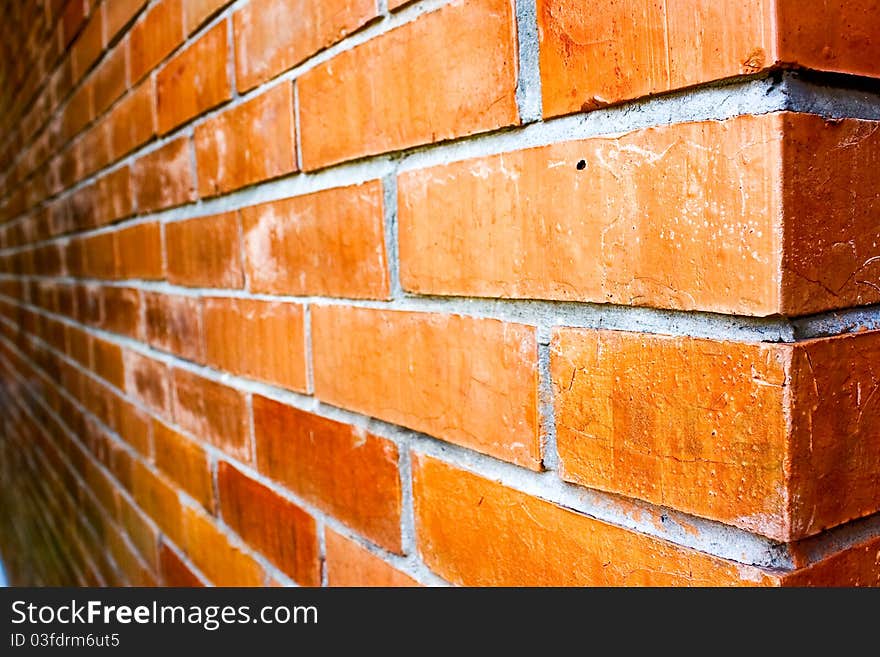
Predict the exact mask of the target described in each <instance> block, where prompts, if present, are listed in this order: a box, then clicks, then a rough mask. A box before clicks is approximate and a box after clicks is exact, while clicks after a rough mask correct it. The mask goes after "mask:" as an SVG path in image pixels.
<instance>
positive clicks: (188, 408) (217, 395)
mask: <svg viewBox="0 0 880 657" xmlns="http://www.w3.org/2000/svg"><path fill="white" fill-rule="evenodd" d="M173 378H174V420H175V421H176V422H177V424H179V425H180V426H181V427H182V428H184V429H185V430H186V431H189V432H190V433H191V434H193V435H194V436H196V437H197V438H199V439H202V440H206V441H208V442H209V443H211V444H213V445H215V446H216V447H218V448H219V449H221V450H223V451H224V452H226V453H227V454H229V455H230V456H232V457H234V458H237V459H240V460H242V461H250V460H251V441H250V435H249V431H248V426H247V424H248V411H247V406H246V403H245V398H244V395H243V394H242V393H240V392H239V391H237V390H234V389H232V388H228V387H227V386H224V385H221V384H219V383H215V382H213V381H211V380H209V379H205V378H203V377H200V376H198V375H196V374H193V373H191V372H187V371H186V370H180V369H175V370H174V374H173Z"/></svg>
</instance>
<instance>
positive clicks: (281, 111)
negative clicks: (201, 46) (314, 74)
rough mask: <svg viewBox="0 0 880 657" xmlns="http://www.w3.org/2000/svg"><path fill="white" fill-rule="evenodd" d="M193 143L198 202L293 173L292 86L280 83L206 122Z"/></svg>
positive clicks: (198, 130)
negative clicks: (204, 198) (201, 199)
mask: <svg viewBox="0 0 880 657" xmlns="http://www.w3.org/2000/svg"><path fill="white" fill-rule="evenodd" d="M194 140H195V149H196V166H197V169H198V178H199V194H200V195H201V196H203V197H206V196H215V195H217V194H222V193H225V192H229V191H231V190H233V189H238V188H239V187H244V186H245V185H250V184H253V183H255V182H259V181H261V180H266V179H268V178H276V177H278V176H281V175H283V174H285V173H290V172H291V171H295V170H296V168H297V166H296V142H295V137H294V125H293V87H292V86H291V85H290V84H289V83H282V84H279V85H277V86H275V87H273V88H272V89H270V90H269V91H267V92H265V93H263V94H260V95H259V96H257V97H256V98H253V99H251V100H248V101H247V102H245V103H242V104H241V105H238V106H236V107H233V108H232V109H229V110H226V111H225V112H222V113H220V114H217V115H216V116H213V117H211V118H210V119H208V120H207V121H205V122H204V123H201V124H199V125H198V126H196V129H195V136H194Z"/></svg>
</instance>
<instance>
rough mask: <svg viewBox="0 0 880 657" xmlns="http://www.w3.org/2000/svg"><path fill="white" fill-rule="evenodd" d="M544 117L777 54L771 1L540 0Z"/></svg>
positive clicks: (762, 62)
mask: <svg viewBox="0 0 880 657" xmlns="http://www.w3.org/2000/svg"><path fill="white" fill-rule="evenodd" d="M537 11H538V35H539V40H540V61H541V91H542V96H543V107H544V116H556V115H559V114H567V113H571V112H577V111H586V110H591V109H595V108H597V107H602V106H604V105H608V104H611V103H615V102H619V101H621V100H626V99H629V98H637V97H639V96H644V95H647V94H655V93H660V92H663V91H669V90H670V89H678V88H681V87H687V86H690V85H694V84H698V83H700V82H708V81H710V80H716V79H719V78H725V77H731V76H735V75H743V74H747V73H755V72H757V71H759V70H761V69H763V68H765V67H766V66H768V65H770V64H772V62H773V59H774V50H775V47H774V38H773V34H774V29H775V25H774V17H775V16H774V14H775V11H774V7H773V2H772V0H737V1H735V2H734V1H731V0H721V1H717V2H697V3H673V4H671V5H669V6H668V5H667V4H666V3H659V2H641V1H640V0H623V1H617V0H600V1H599V2H595V3H592V4H590V5H585V4H583V3H580V2H578V1H577V0H538V8H537Z"/></svg>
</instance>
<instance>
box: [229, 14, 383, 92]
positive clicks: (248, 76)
mask: <svg viewBox="0 0 880 657" xmlns="http://www.w3.org/2000/svg"><path fill="white" fill-rule="evenodd" d="M376 9H377V7H376V3H375V2H374V0H325V1H324V2H311V1H310V0H254V2H251V3H249V4H247V5H245V6H244V7H242V8H241V9H239V10H238V11H236V12H235V14H233V20H234V30H233V32H234V34H235V78H236V81H237V83H238V90H239V91H242V92H243V91H247V90H248V89H251V88H253V87H255V86H257V85H258V84H260V83H261V82H265V81H266V80H268V79H270V78H273V77H275V76H276V75H278V74H279V73H281V72H282V71H285V70H286V69H289V68H292V67H293V66H294V65H296V64H298V63H300V62H301V61H303V60H304V59H306V58H307V57H309V56H310V55H312V54H314V53H316V52H318V51H319V50H322V49H323V48H326V47H327V46H329V45H331V44H333V43H334V42H336V41H338V40H340V39H342V38H343V37H345V36H346V35H347V34H349V33H351V32H353V31H354V30H356V29H357V28H359V27H360V26H361V25H363V24H365V23H366V22H367V21H369V20H370V19H372V18H374V17H375V16H376Z"/></svg>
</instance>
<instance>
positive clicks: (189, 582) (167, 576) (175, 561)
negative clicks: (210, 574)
mask: <svg viewBox="0 0 880 657" xmlns="http://www.w3.org/2000/svg"><path fill="white" fill-rule="evenodd" d="M159 571H160V575H161V578H162V583H163V584H164V585H165V586H185V587H202V586H204V585H205V584H204V582H202V580H201V579H200V578H199V576H198V575H196V574H195V573H194V572H193V571H192V569H191V568H190V567H189V566H188V565H187V564H185V563H184V562H183V560H182V559H181V558H180V557H178V556H177V553H176V552H175V551H174V550H172V549H171V548H169V547H168V546H167V545H165V544H164V543H163V544H162V546H161V547H160V548H159Z"/></svg>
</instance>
